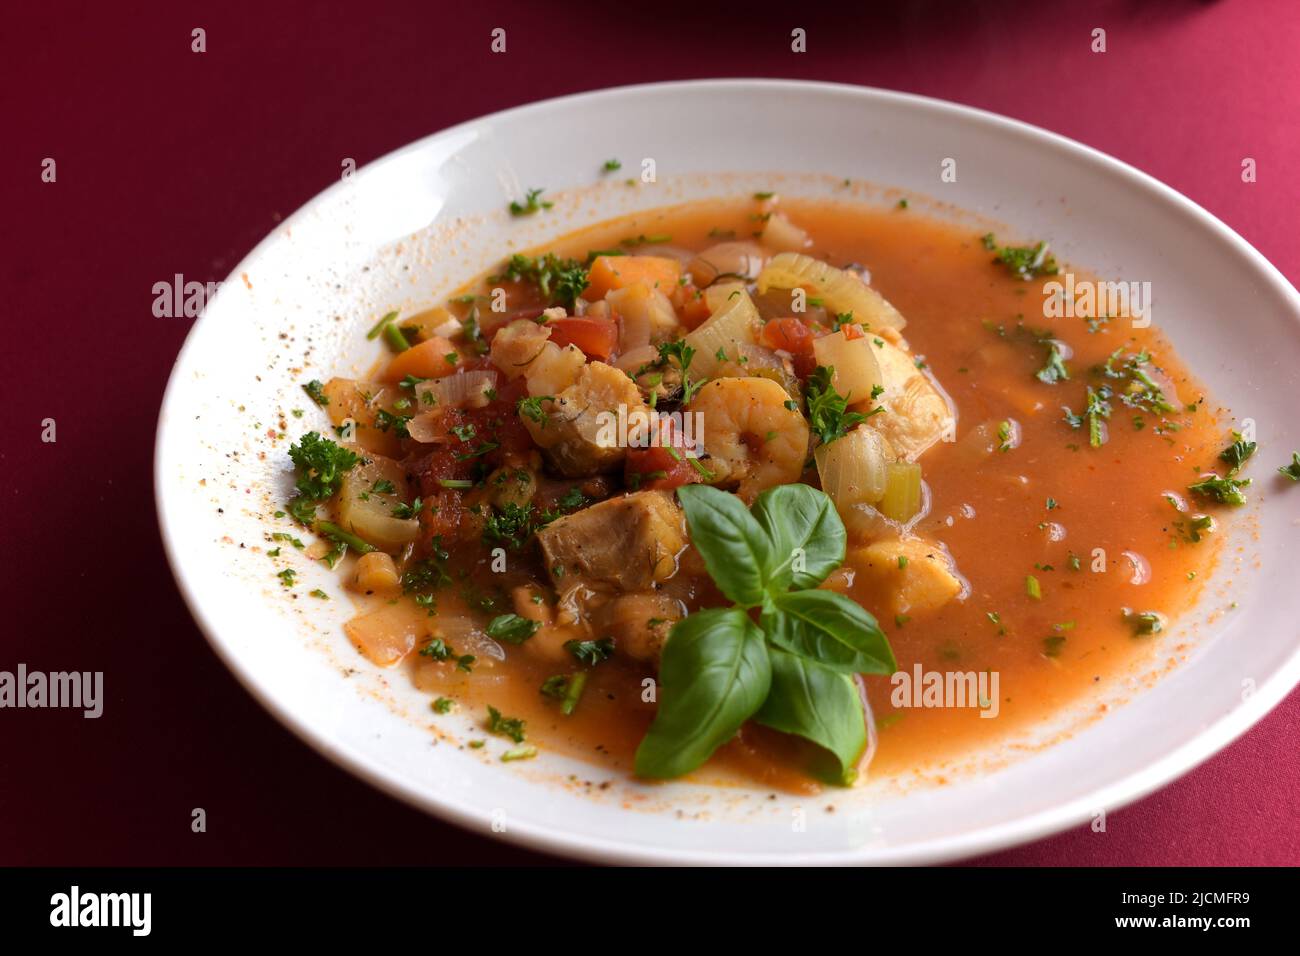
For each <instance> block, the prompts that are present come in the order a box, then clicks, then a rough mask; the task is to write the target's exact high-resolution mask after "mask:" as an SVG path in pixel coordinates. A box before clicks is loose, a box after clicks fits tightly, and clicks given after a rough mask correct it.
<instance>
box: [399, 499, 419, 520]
mask: <svg viewBox="0 0 1300 956" xmlns="http://www.w3.org/2000/svg"><path fill="white" fill-rule="evenodd" d="M423 510H424V502H423V501H422V500H421V499H419V498H416V499H415V500H414V501H412V502H411V503H410V504H409V505H408V504H407V503H406V502H405V501H399V502H398V503H397V504H396V505H394V506H393V517H394V518H401V519H402V520H403V521H409V520H410V519H412V518H418V517H419V516H420V512H421V511H423Z"/></svg>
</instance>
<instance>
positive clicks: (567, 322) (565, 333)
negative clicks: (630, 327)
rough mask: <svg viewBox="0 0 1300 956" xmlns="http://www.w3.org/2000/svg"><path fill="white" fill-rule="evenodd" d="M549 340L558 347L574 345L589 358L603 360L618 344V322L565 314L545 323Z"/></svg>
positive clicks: (611, 353) (612, 352)
mask: <svg viewBox="0 0 1300 956" xmlns="http://www.w3.org/2000/svg"><path fill="white" fill-rule="evenodd" d="M546 327H547V328H548V329H550V330H551V341H552V342H554V343H555V344H556V345H558V346H560V348H564V347H565V346H566V345H576V346H577V347H578V348H580V349H582V351H583V354H584V355H586V356H587V358H589V359H596V360H597V361H600V362H603V361H605V360H606V359H608V358H609V357H610V356H611V355H613V354H614V349H615V347H617V345H618V323H616V322H615V321H614V320H613V319H601V318H594V317H591V316H585V315H573V316H567V317H566V318H563V319H554V320H552V321H550V322H547V323H546Z"/></svg>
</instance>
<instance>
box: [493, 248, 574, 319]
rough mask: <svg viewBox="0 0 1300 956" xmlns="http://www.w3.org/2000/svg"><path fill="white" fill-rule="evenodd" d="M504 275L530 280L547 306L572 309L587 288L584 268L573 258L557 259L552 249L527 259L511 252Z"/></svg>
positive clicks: (519, 279)
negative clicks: (546, 302) (512, 254)
mask: <svg viewBox="0 0 1300 956" xmlns="http://www.w3.org/2000/svg"><path fill="white" fill-rule="evenodd" d="M503 277H504V278H507V279H511V280H513V281H516V282H532V283H533V284H534V285H536V286H537V290H538V291H539V292H541V294H542V296H543V298H545V299H546V300H547V301H548V303H549V304H550V305H563V306H564V307H565V308H567V309H572V308H573V304H574V302H575V301H576V300H577V298H578V296H580V295H582V291H583V290H584V289H585V288H587V270H586V268H585V267H584V266H583V264H582V263H581V262H579V261H578V260H577V259H561V258H559V257H557V256H556V255H555V253H553V252H548V253H546V254H545V255H543V256H538V257H536V258H531V257H529V256H524V255H514V256H511V257H510V259H509V260H508V261H507V262H506V268H505V273H504V276H503Z"/></svg>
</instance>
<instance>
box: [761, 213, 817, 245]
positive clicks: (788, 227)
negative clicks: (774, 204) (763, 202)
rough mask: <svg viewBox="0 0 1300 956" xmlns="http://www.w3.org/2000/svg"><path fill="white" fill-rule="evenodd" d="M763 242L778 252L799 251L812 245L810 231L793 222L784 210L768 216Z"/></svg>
mask: <svg viewBox="0 0 1300 956" xmlns="http://www.w3.org/2000/svg"><path fill="white" fill-rule="evenodd" d="M763 244H764V245H765V246H770V247H771V248H773V249H776V250H777V251H778V252H798V251H799V250H800V249H807V248H808V247H809V246H811V245H812V239H810V238H809V237H808V233H807V232H805V231H804V230H803V229H800V228H799V227H798V226H796V225H795V224H794V223H792V222H791V221H790V220H789V219H788V218H787V217H786V215H785V213H782V212H774V213H772V215H770V216H768V217H767V225H766V226H765V227H764V228H763Z"/></svg>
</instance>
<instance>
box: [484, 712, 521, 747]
mask: <svg viewBox="0 0 1300 956" xmlns="http://www.w3.org/2000/svg"><path fill="white" fill-rule="evenodd" d="M487 729H488V733H492V734H496V735H497V736H498V737H509V738H510V739H511V740H513V741H514V742H515V743H517V744H521V743H523V742H524V721H522V720H520V719H519V718H518V717H506V716H503V715H502V713H501V711H499V710H497V709H496V708H495V707H493V706H492V705H491V704H489V705H488V719H487Z"/></svg>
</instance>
